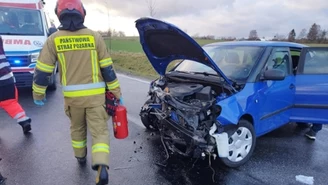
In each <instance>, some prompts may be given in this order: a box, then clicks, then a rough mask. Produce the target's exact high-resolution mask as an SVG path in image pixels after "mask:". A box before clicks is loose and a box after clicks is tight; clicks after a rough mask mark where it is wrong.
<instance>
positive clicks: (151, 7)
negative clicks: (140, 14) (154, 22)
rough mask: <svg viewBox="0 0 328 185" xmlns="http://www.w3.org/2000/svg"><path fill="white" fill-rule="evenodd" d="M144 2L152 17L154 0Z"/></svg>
mask: <svg viewBox="0 0 328 185" xmlns="http://www.w3.org/2000/svg"><path fill="white" fill-rule="evenodd" d="M146 3H147V6H148V10H149V15H150V17H154V16H155V15H156V0H146Z"/></svg>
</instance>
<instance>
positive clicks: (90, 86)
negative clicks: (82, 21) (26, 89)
mask: <svg viewBox="0 0 328 185" xmlns="http://www.w3.org/2000/svg"><path fill="white" fill-rule="evenodd" d="M56 60H57V61H58V66H59V76H60V82H61V84H62V90H63V94H64V97H65V100H66V103H68V104H70V105H72V106H94V105H99V104H103V103H104V99H105V98H104V94H105V88H106V86H107V88H108V89H109V90H111V91H113V93H114V94H115V96H116V97H118V98H119V97H120V94H121V92H120V84H119V81H118V79H117V77H116V74H115V71H114V69H113V62H112V59H111V57H110V56H109V54H108V52H107V47H106V45H105V42H104V40H103V38H102V37H101V36H100V35H99V34H98V33H96V32H93V31H92V30H89V29H87V28H86V29H81V30H78V31H75V32H70V31H64V30H60V31H57V32H55V33H54V34H53V35H51V36H50V37H49V38H48V40H47V42H46V44H45V45H44V47H43V49H42V51H41V53H40V56H39V58H38V61H37V67H36V70H35V72H36V74H35V79H34V84H33V87H34V88H33V90H34V91H35V97H36V98H42V97H41V96H40V97H37V95H38V94H39V95H42V94H44V93H45V89H46V87H47V82H46V79H47V77H48V74H50V75H51V73H52V71H53V69H54V66H55V62H56Z"/></svg>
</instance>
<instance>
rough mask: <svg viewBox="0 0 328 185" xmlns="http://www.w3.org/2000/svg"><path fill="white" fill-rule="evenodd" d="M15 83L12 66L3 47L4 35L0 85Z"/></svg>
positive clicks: (0, 61) (1, 51)
mask: <svg viewBox="0 0 328 185" xmlns="http://www.w3.org/2000/svg"><path fill="white" fill-rule="evenodd" d="M13 83H15V78H14V75H13V73H12V71H11V68H10V63H9V62H8V61H7V58H6V56H5V51H4V48H3V41H2V37H1V36H0V86H5V85H9V84H13Z"/></svg>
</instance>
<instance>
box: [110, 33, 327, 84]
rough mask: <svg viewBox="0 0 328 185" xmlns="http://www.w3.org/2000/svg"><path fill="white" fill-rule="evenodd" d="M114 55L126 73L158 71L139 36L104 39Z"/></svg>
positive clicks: (152, 75) (149, 75)
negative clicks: (144, 49) (148, 57)
mask: <svg viewBox="0 0 328 185" xmlns="http://www.w3.org/2000/svg"><path fill="white" fill-rule="evenodd" d="M104 40H105V42H106V45H107V47H108V48H109V51H110V53H111V55H112V58H113V62H114V66H115V68H116V69H117V70H118V71H120V72H124V73H129V74H133V75H139V76H143V77H146V78H155V77H157V76H158V75H157V73H156V72H155V70H154V69H153V67H152V66H151V64H150V63H149V61H148V59H147V57H146V56H145V54H144V53H143V50H142V47H141V45H140V42H139V37H125V38H112V39H110V40H109V39H107V38H105V39H104ZM196 41H197V42H198V43H199V44H200V45H205V44H209V43H213V42H219V40H201V39H196ZM307 45H309V46H319V47H322V46H326V47H328V44H307Z"/></svg>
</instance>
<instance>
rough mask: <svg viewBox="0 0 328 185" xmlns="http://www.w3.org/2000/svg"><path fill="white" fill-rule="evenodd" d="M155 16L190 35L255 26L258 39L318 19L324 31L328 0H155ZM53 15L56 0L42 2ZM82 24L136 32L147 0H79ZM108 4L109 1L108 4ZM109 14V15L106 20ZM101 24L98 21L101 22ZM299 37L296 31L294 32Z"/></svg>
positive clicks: (234, 32)
mask: <svg viewBox="0 0 328 185" xmlns="http://www.w3.org/2000/svg"><path fill="white" fill-rule="evenodd" d="M153 1H154V4H155V13H156V14H155V16H154V17H155V18H158V19H161V20H164V21H167V22H170V23H172V24H175V25H176V26H178V27H179V28H180V29H182V30H185V31H187V33H188V34H190V35H194V34H197V33H198V34H199V35H215V36H235V37H248V35H249V31H250V30H251V29H256V30H257V32H258V35H259V36H260V37H263V36H265V37H273V36H274V35H275V34H276V33H279V34H285V35H287V34H288V32H289V31H290V30H291V29H293V28H294V29H295V31H296V34H298V33H299V32H300V31H301V29H303V28H306V29H307V30H308V29H309V28H310V26H311V25H312V24H313V23H314V22H316V23H317V24H319V25H321V28H324V29H328V21H327V18H328V0H270V1H269V0H153ZM45 2H46V8H47V9H48V10H49V12H50V15H51V16H52V18H54V19H56V23H57V24H56V26H58V21H57V18H56V17H54V7H55V2H56V1H55V0H45ZM82 2H83V3H84V6H85V9H86V11H87V17H86V20H85V25H86V26H87V27H89V28H91V29H93V30H107V29H108V27H109V26H110V27H111V28H114V29H116V30H122V31H124V32H125V33H126V35H136V36H137V35H138V32H137V30H136V28H135V24H134V21H135V20H136V19H138V18H140V17H144V16H149V9H148V6H147V0H82ZM106 2H107V4H106ZM108 12H109V18H108ZM99 23H100V24H99ZM296 36H297V35H296Z"/></svg>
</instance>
